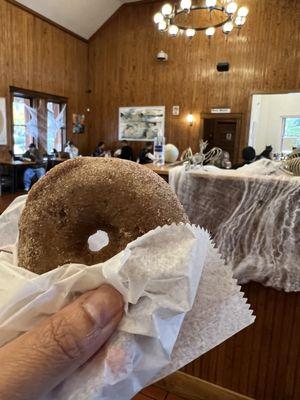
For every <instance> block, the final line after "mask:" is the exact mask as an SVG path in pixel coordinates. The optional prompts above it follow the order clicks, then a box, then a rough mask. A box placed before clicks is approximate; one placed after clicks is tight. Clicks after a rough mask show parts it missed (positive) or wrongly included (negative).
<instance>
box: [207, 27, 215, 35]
mask: <svg viewBox="0 0 300 400" xmlns="http://www.w3.org/2000/svg"><path fill="white" fill-rule="evenodd" d="M215 32H216V28H214V27H213V26H212V27H211V28H207V29H206V31H205V34H206V36H208V37H212V36H214V34H215Z"/></svg>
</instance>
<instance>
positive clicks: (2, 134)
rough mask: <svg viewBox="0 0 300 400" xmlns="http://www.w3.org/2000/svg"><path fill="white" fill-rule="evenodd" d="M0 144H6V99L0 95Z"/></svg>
mask: <svg viewBox="0 0 300 400" xmlns="http://www.w3.org/2000/svg"><path fill="white" fill-rule="evenodd" d="M0 145H1V146H3V145H4V146H5V145H7V127H6V101H5V97H0Z"/></svg>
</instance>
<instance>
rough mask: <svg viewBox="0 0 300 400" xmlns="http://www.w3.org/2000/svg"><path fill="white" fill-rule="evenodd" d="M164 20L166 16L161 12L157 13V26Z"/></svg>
mask: <svg viewBox="0 0 300 400" xmlns="http://www.w3.org/2000/svg"><path fill="white" fill-rule="evenodd" d="M163 19H164V16H163V15H162V13H161V12H157V13H156V14H155V15H154V17H153V20H154V22H155V23H156V24H159V23H160V22H161V21H163Z"/></svg>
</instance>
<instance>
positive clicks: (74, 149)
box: [65, 140, 79, 158]
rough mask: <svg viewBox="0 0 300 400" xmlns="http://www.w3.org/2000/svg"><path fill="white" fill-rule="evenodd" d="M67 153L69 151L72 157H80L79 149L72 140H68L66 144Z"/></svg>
mask: <svg viewBox="0 0 300 400" xmlns="http://www.w3.org/2000/svg"><path fill="white" fill-rule="evenodd" d="M65 153H69V155H70V158H75V157H78V155H79V150H78V149H77V147H76V146H75V144H74V143H73V142H71V140H68V141H67V143H66V146H65Z"/></svg>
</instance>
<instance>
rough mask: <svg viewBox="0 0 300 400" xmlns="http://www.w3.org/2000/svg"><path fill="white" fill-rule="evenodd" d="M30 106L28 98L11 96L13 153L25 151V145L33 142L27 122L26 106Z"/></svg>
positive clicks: (28, 118) (28, 117)
mask: <svg viewBox="0 0 300 400" xmlns="http://www.w3.org/2000/svg"><path fill="white" fill-rule="evenodd" d="M30 106H31V100H30V99H29V98H22V97H14V98H13V139H14V147H13V151H14V153H15V154H23V153H25V151H26V149H27V147H28V146H29V144H30V143H31V142H33V137H32V136H31V135H30V134H29V132H28V129H27V124H28V122H29V120H30V114H29V111H28V108H27V107H30Z"/></svg>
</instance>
